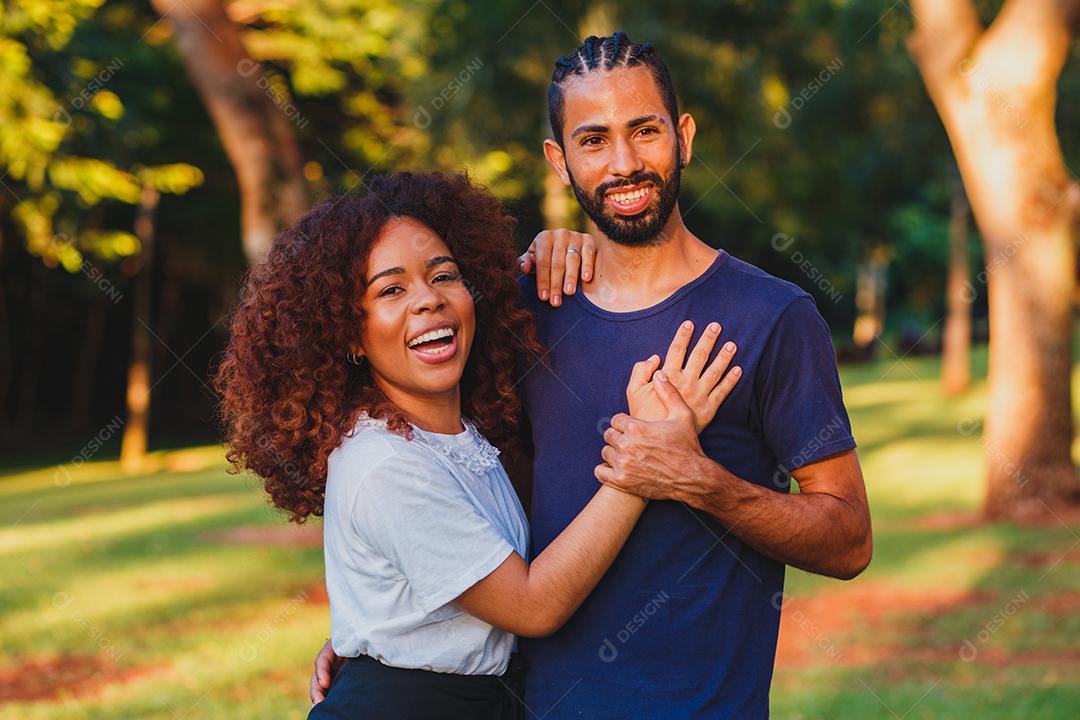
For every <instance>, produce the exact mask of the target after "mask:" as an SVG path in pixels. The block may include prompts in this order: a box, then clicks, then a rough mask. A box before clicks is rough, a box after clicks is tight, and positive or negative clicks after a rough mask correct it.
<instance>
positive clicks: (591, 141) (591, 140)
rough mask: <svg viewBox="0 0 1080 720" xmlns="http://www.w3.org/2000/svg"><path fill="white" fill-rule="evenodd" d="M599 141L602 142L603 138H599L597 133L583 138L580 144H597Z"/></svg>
mask: <svg viewBox="0 0 1080 720" xmlns="http://www.w3.org/2000/svg"><path fill="white" fill-rule="evenodd" d="M594 141H595V142H594ZM601 142H603V138H601V137H600V136H599V135H592V136H590V137H587V138H585V139H584V140H582V141H581V144H582V145H599V144H600V143H601Z"/></svg>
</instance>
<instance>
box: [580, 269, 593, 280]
mask: <svg viewBox="0 0 1080 720" xmlns="http://www.w3.org/2000/svg"><path fill="white" fill-rule="evenodd" d="M581 279H582V280H592V273H591V272H589V271H588V270H586V271H585V272H583V273H581Z"/></svg>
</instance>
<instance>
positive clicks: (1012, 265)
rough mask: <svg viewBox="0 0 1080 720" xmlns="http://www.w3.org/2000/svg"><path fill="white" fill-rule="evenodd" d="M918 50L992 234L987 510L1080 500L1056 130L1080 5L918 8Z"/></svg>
mask: <svg viewBox="0 0 1080 720" xmlns="http://www.w3.org/2000/svg"><path fill="white" fill-rule="evenodd" d="M912 13H913V14H914V16H915V30H914V31H913V32H912V34H911V35H910V36H909V39H908V50H909V52H910V53H911V55H912V57H913V58H914V60H915V63H916V65H917V66H918V68H919V70H920V72H921V74H922V76H923V79H924V81H925V84H926V89H927V91H928V93H929V95H930V99H931V101H932V102H933V104H934V106H935V107H936V108H937V110H938V114H939V115H940V117H941V120H942V123H943V124H944V126H945V130H946V133H947V134H948V136H949V140H950V142H951V143H952V147H953V151H954V153H955V155H956V159H957V163H958V165H959V168H960V174H961V177H962V179H963V182H964V187H965V189H966V191H967V196H968V199H969V201H970V203H971V208H972V212H973V214H974V217H975V221H976V224H977V225H978V228H979V231H980V233H981V235H982V240H983V246H984V251H985V253H984V254H985V257H986V264H987V267H986V275H985V277H986V278H987V293H988V297H989V306H990V367H989V386H990V402H989V408H988V413H987V422H986V426H985V430H984V435H983V444H984V445H985V448H986V457H987V460H988V474H987V495H986V501H985V508H984V509H985V511H986V513H987V514H988V515H989V516H990V517H994V518H1022V517H1028V516H1033V515H1042V514H1045V513H1047V512H1048V510H1050V509H1052V508H1053V507H1054V506H1058V505H1062V504H1064V503H1067V502H1069V501H1070V500H1072V499H1074V498H1075V495H1076V490H1077V483H1076V471H1075V468H1074V466H1073V462H1072V457H1071V452H1070V449H1071V445H1072V433H1073V421H1072V404H1071V392H1070V372H1071V367H1072V303H1073V293H1074V286H1075V271H1076V251H1075V246H1074V241H1075V237H1074V233H1075V225H1076V221H1077V208H1078V203H1080V191H1078V190H1077V186H1076V184H1075V183H1073V182H1072V180H1071V178H1070V176H1069V173H1068V170H1067V169H1066V167H1065V164H1064V162H1063V157H1062V151H1061V146H1060V144H1059V141H1058V136H1057V131H1056V128H1055V124H1054V113H1055V106H1056V98H1057V93H1056V85H1057V82H1058V78H1059V76H1060V74H1061V70H1062V67H1063V66H1064V64H1065V61H1066V59H1067V57H1068V53H1069V47H1070V44H1071V41H1072V35H1073V30H1072V29H1073V27H1074V24H1075V22H1076V20H1077V18H1078V16H1080V0H1007V1H1006V2H1005V4H1004V5H1003V7H1002V8H1001V10H1000V11H999V13H998V14H997V17H996V18H995V19H994V20H993V22H992V23H991V24H990V25H989V27H987V28H984V27H983V25H982V22H981V21H980V19H979V16H978V14H977V13H976V10H975V7H974V6H973V4H972V2H971V0H913V2H912Z"/></svg>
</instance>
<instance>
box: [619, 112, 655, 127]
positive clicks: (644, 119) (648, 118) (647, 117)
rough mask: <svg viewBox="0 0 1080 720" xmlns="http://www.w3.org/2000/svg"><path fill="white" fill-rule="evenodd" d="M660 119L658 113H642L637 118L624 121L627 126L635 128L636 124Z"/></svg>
mask: <svg viewBox="0 0 1080 720" xmlns="http://www.w3.org/2000/svg"><path fill="white" fill-rule="evenodd" d="M659 119H660V116H658V115H642V116H641V117H639V118H634V119H633V120H631V121H630V122H628V123H626V127H628V128H636V127H637V126H638V125H644V124H645V123H647V122H656V121H657V120H659Z"/></svg>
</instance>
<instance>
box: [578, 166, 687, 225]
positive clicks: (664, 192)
mask: <svg viewBox="0 0 1080 720" xmlns="http://www.w3.org/2000/svg"><path fill="white" fill-rule="evenodd" d="M566 174H567V175H569V176H570V187H572V188H573V189H574V196H575V197H576V198H577V201H578V204H579V205H581V209H582V210H584V211H585V214H586V215H588V216H589V219H591V220H592V221H593V222H594V223H596V226H597V227H598V228H600V232H602V233H604V235H606V236H607V237H608V238H610V239H611V240H612V241H613V242H617V243H619V244H620V245H655V244H659V243H661V242H663V238H661V237H660V231H661V230H663V229H664V225H666V224H667V221H668V218H669V217H671V211H672V210H674V209H675V203H677V202H678V200H679V182H680V180H681V179H682V163H680V162H679V159H678V149H677V148H676V157H675V169H674V170H672V171H671V175H670V176H669V177H668V179H667V180H664V179H663V178H661V177H660V175H659V174H657V173H654V172H638V173H634V174H633V175H631V176H630V177H628V178H624V179H621V180H613V181H611V182H608V183H604V184H603V185H600V186H599V187H598V188H596V190H595V191H594V192H593V193H592V195H588V194H586V193H585V191H584V190H583V189H582V188H581V187H580V186H579V185H578V184H577V182H576V181H575V180H574V175H573V174H572V173H571V172H570V168H569V167H567V168H566ZM645 182H651V183H652V184H653V185H654V186H655V187H656V190H657V194H658V195H659V202H655V203H650V204H649V206H648V207H647V208H645V209H644V210H642V211H641V212H640V213H638V214H637V215H629V216H627V215H618V214H615V213H614V212H613V211H611V210H610V209H608V207H607V204H606V203H605V202H604V196H605V195H607V193H608V192H609V191H610V190H613V189H615V188H620V187H631V186H634V185H640V184H641V183H645Z"/></svg>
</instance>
